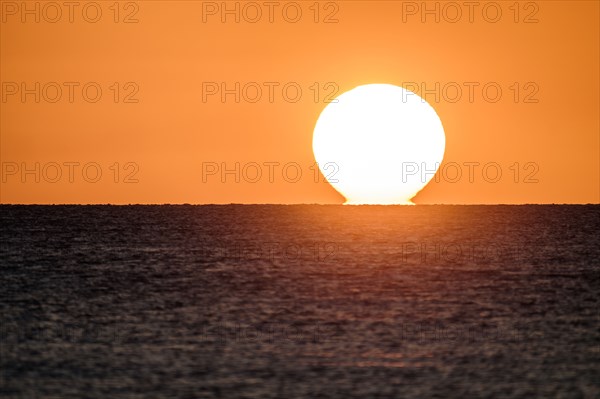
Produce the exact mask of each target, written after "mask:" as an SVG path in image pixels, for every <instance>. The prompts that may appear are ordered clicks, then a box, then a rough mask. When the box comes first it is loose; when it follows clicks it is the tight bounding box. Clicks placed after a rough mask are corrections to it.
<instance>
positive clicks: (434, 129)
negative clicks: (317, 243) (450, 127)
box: [313, 84, 446, 205]
mask: <svg viewBox="0 0 600 399" xmlns="http://www.w3.org/2000/svg"><path fill="white" fill-rule="evenodd" d="M445 144H446V139H445V135H444V128H443V126H442V122H441V120H440V118H439V117H438V115H437V114H436V112H435V110H434V109H433V108H432V107H431V106H430V105H429V104H428V103H427V102H426V101H425V100H424V99H422V98H421V97H419V96H418V95H417V94H415V93H413V92H411V91H409V90H406V89H404V88H402V87H398V86H393V85H389V84H369V85H364V86H358V87H356V88H354V89H352V90H350V91H347V92H345V93H343V94H341V95H340V96H338V97H337V98H336V99H335V100H334V102H332V103H330V104H328V105H327V107H325V109H324V110H323V112H321V115H320V116H319V119H318V121H317V124H316V126H315V129H314V135H313V152H314V154H315V158H316V160H317V162H318V164H319V168H320V169H321V172H322V173H323V175H324V176H325V177H326V179H327V180H328V181H329V183H331V185H332V186H333V187H334V188H335V189H336V190H337V191H339V192H340V193H341V194H342V195H343V196H344V197H345V198H346V204H386V205H387V204H406V205H408V204H412V202H411V201H410V200H411V198H412V197H414V196H415V195H416V194H417V193H418V192H419V191H420V190H421V189H422V188H423V187H425V186H426V185H427V183H428V182H429V181H430V180H431V179H432V178H433V176H434V174H435V172H436V171H437V169H438V167H439V164H440V163H441V161H442V158H443V156H444V148H445ZM332 172H334V173H332Z"/></svg>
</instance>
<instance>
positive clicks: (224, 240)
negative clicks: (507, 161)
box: [0, 205, 600, 398]
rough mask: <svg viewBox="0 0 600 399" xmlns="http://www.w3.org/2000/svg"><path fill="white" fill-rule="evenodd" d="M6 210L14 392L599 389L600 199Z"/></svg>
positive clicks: (493, 393) (558, 393) (376, 394)
mask: <svg viewBox="0 0 600 399" xmlns="http://www.w3.org/2000/svg"><path fill="white" fill-rule="evenodd" d="M0 223H1V233H0V239H1V241H0V262H1V263H0V265H1V266H0V322H1V324H0V345H1V346H0V355H1V356H0V397H7V398H13V397H14V398H120V397H124V398H146V397H153V398H489V397H494V398H535V397H539V398H598V397H600V349H599V348H600V333H599V331H600V317H599V309H600V206H598V205H587V206H583V205H582V206H568V205H561V206H555V205H547V206H546V205H545V206H538V205H523V206H336V205H289V206H284V205H281V206H280V205H222V206H217V205H215V206H191V205H190V206H187V205H181V206H168V205H163V206H1V207H0Z"/></svg>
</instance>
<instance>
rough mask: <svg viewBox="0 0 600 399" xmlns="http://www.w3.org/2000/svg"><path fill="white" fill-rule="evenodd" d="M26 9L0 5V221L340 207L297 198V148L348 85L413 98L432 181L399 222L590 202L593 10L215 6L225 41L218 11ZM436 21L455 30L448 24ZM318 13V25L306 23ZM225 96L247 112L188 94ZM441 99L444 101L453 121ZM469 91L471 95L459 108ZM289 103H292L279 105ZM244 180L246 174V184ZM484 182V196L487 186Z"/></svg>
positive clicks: (597, 71)
mask: <svg viewBox="0 0 600 399" xmlns="http://www.w3.org/2000/svg"><path fill="white" fill-rule="evenodd" d="M26 3H27V7H28V10H33V11H32V13H30V14H27V13H25V14H23V9H22V8H23V7H24V6H23V4H24V3H23V2H21V1H18V2H13V1H1V2H0V7H1V8H0V11H1V12H2V14H1V20H0V29H1V31H0V46H1V48H0V59H1V67H0V81H1V82H2V87H1V98H0V107H1V110H0V132H1V136H0V144H1V148H0V158H1V162H2V181H1V183H0V184H1V186H0V189H1V191H0V200H1V202H2V203H50V204H51V203H116V204H127V203H230V202H235V203H342V202H343V198H342V197H341V196H340V195H339V194H338V193H337V192H336V191H335V190H334V189H333V188H332V187H331V186H329V185H328V184H327V183H324V182H323V177H322V176H317V177H318V180H319V181H318V182H315V176H314V167H313V168H311V166H312V165H313V164H314V162H315V160H314V157H313V154H312V131H313V127H314V124H315V122H316V119H317V117H318V115H319V113H320V112H321V111H322V109H323V108H324V107H325V106H326V104H325V103H324V99H325V96H326V94H328V93H331V92H334V91H337V93H338V94H341V93H342V92H344V91H347V90H350V89H352V88H354V87H355V86H357V85H361V84H368V83H390V84H396V85H404V86H405V87H406V85H411V84H414V83H416V84H417V85H419V86H421V85H425V87H426V88H429V89H431V90H432V93H429V94H427V95H426V97H425V98H426V99H427V100H428V101H429V102H430V104H431V105H432V106H433V107H434V108H435V110H436V111H437V113H438V115H439V116H440V118H441V120H442V122H443V124H444V128H445V132H446V153H445V156H444V164H443V165H442V169H443V171H444V173H445V175H444V174H443V173H441V174H440V178H439V182H432V183H430V185H428V186H427V187H426V188H425V189H424V190H423V191H422V192H421V193H419V194H418V196H417V197H415V199H414V202H416V203H420V204H428V203H447V204H453V203H456V204H474V203H489V204H493V203H589V202H591V203H598V202H600V187H599V181H600V160H599V156H600V155H599V154H600V142H599V132H600V116H599V112H600V111H599V110H600V94H599V87H600V82H599V76H600V65H599V60H600V57H599V48H600V43H599V37H600V27H599V19H600V7H599V4H600V3H599V2H597V1H580V2H576V1H545V2H535V3H534V2H520V3H519V7H517V8H518V11H519V12H518V15H516V14H515V11H516V10H517V8H515V6H514V1H508V2H486V1H483V2H475V5H474V6H473V7H474V8H473V9H472V11H473V12H472V15H469V14H470V13H469V11H470V10H469V8H468V6H465V5H464V4H465V2H462V1H459V2H451V3H447V2H427V7H429V9H431V10H434V9H435V7H436V4H437V7H438V10H439V18H440V21H439V22H436V21H435V18H436V15H435V14H423V13H422V11H423V9H422V7H423V4H422V2H420V1H419V2H402V1H339V2H319V3H318V4H317V5H318V7H315V2H314V1H300V2H295V3H294V2H273V6H272V7H273V11H274V12H273V15H272V18H273V21H272V22H270V21H269V7H270V6H269V5H268V2H263V1H259V2H254V3H250V4H248V2H239V3H238V2H234V1H229V2H227V7H228V8H229V9H234V7H236V4H238V5H237V7H239V10H240V22H239V23H237V22H235V17H236V16H235V15H234V14H231V15H228V14H226V15H222V14H221V11H222V8H223V7H224V6H223V3H222V2H201V1H174V2H167V1H139V2H120V3H119V7H118V8H119V13H118V15H116V14H115V11H116V9H117V8H116V7H115V6H114V3H115V2H114V1H100V2H95V3H94V2H76V3H77V5H76V6H74V8H73V9H72V10H69V8H68V6H66V5H64V4H63V3H64V2H62V1H58V2H36V1H29V2H26ZM49 3H51V4H49ZM56 5H58V6H59V7H58V8H57V7H56ZM256 5H258V6H259V7H260V9H261V12H262V16H261V18H260V19H259V20H258V21H257V22H255V23H252V22H250V21H248V20H249V19H251V18H254V17H255V15H256V10H257V8H256V7H255V6H256ZM455 5H458V6H459V7H460V11H461V13H462V15H461V17H460V18H458V21H456V22H452V21H451V19H453V18H455V17H456V15H457V14H456V11H457V8H456V7H455ZM36 7H37V10H38V11H37V12H39V14H38V15H36ZM498 7H499V9H500V11H501V16H500V17H499V20H498V21H497V22H495V23H493V22H491V21H492V20H494V18H496V14H495V13H496V9H497V8H498ZM297 8H299V9H300V10H301V12H302V15H301V16H300V18H299V21H298V22H295V23H292V22H290V21H292V20H293V19H294V18H295V15H296V9H297ZM317 8H318V10H319V15H318V21H319V22H317V23H315V21H314V19H315V10H316V9H317ZM97 9H99V10H100V11H101V15H100V16H99V20H98V21H97V22H95V23H92V22H89V21H93V20H94V19H95V18H96V11H97ZM284 9H285V10H286V11H285V12H286V13H285V14H284V11H283V10H284ZM84 10H85V11H84ZM484 10H485V12H484ZM57 11H60V13H61V15H58V14H57ZM70 11H72V13H71V14H72V15H69V14H70ZM203 11H205V12H204V13H203ZM213 13H214V15H213ZM332 13H333V16H332V17H330V19H333V20H335V19H337V22H332V23H324V21H323V20H324V19H326V17H327V16H328V15H329V14H332ZM222 17H225V18H226V21H225V22H224V23H223V22H222V20H221V18H222ZM23 18H24V19H25V21H24V22H23V20H22V19H23ZM36 18H39V22H36V21H35V19H36ZM70 18H72V19H73V22H70V21H69V19H70ZM115 18H116V19H117V21H118V22H115ZM422 18H425V22H423V21H422ZM470 18H472V22H470V21H469V19H470ZM515 18H516V19H517V20H518V21H519V22H515ZM125 19H127V20H128V21H129V22H130V23H125V22H124V20H125ZM203 19H204V20H205V21H206V22H203ZM286 19H287V20H286ZM52 20H57V22H51V21H52ZM136 20H137V22H135V21H136ZM525 20H527V21H529V23H526V22H525ZM534 20H537V22H534ZM36 82H38V83H39V90H38V91H37V93H36V89H35V88H36ZM52 82H55V83H52ZM65 82H66V83H65ZM69 82H73V83H69ZM90 82H92V83H91V84H90ZM115 82H117V85H115ZM236 82H239V84H240V88H243V87H244V85H246V84H247V83H249V82H257V84H258V85H259V86H261V87H262V96H261V97H260V98H259V99H258V101H257V102H255V103H252V102H249V101H247V99H251V97H255V91H254V88H253V87H252V85H250V86H246V89H247V90H246V92H244V91H243V90H241V92H240V102H239V103H236V102H235V94H229V95H227V96H226V98H225V100H226V101H225V102H222V101H221V97H220V93H218V94H216V95H208V94H207V93H206V91H203V87H204V88H207V87H208V88H213V87H215V85H214V84H216V87H220V85H221V83H225V84H226V87H227V88H229V89H233V88H234V87H235V84H236ZM265 82H267V83H265ZM268 82H273V83H268ZM315 82H316V84H317V85H316V86H315ZM451 82H456V85H458V86H460V87H462V90H463V93H462V97H461V99H459V100H458V101H456V102H451V101H449V100H452V97H454V95H455V92H454V91H453V90H454V89H453V87H455V86H456V85H454V84H452V83H451ZM469 82H473V83H469ZM515 82H517V86H518V87H519V91H518V93H516V90H515V89H516V87H517V86H514V84H515ZM449 83H450V85H448V84H449ZM22 84H24V85H25V88H26V89H29V90H30V91H31V93H30V94H25V95H24V98H23V93H22V89H23V87H22ZM269 84H271V85H272V86H273V88H274V92H273V99H272V100H273V101H272V102H271V101H270V99H269V88H268V85H269ZM286 84H287V87H288V89H289V90H288V91H287V95H288V97H285V95H284V93H282V87H284V85H286ZM328 84H329V85H328ZM436 84H439V87H440V90H439V95H440V98H438V99H436V98H435V94H436V93H435V87H436ZM469 84H473V85H478V86H476V87H475V88H474V92H473V95H474V97H473V100H472V101H470V99H469V89H468V85H469ZM486 84H487V86H486V87H491V89H489V90H488V92H487V93H488V94H489V96H493V95H495V93H494V87H500V88H501V90H502V97H501V98H500V99H499V100H498V101H497V102H492V101H491V100H492V98H491V97H487V100H486V97H484V93H483V92H482V87H483V86H484V85H486ZM327 85H328V86H327ZM84 86H85V87H86V93H82V88H83V87H84ZM317 86H318V87H319V92H318V93H316V87H317ZM57 87H60V88H61V91H62V95H61V97H60V98H57V100H56V102H51V101H52V100H53V99H55V98H56V96H57V91H56V88H57ZM69 87H71V88H72V90H73V92H72V94H73V98H72V99H70V98H69V94H70V93H69ZM96 87H100V89H101V90H102V96H101V98H99V99H98V101H97V102H92V100H93V97H94V96H95V90H96ZM117 87H118V92H117ZM295 87H296V88H297V87H299V88H300V89H301V90H302V96H301V97H300V98H299V99H298V101H297V102H292V101H291V100H292V97H293V96H295V89H294V88H295ZM444 87H446V94H447V95H446V96H444V95H443V94H444V90H443V88H444ZM407 88H408V87H407ZM135 90H137V93H135V94H134V95H130V94H131V93H132V92H134V91H135ZM533 92H535V94H533V95H532V93H533ZM244 94H246V96H244ZM315 94H318V96H317V97H318V98H317V99H316V100H317V101H315V98H314V96H315ZM36 95H39V97H40V98H39V103H36V101H35V100H36V98H35V97H36ZM84 95H87V96H88V97H84ZM515 95H516V96H517V97H516V98H515ZM115 96H116V100H117V102H115ZM203 97H204V98H203ZM126 98H127V99H129V100H134V101H135V100H137V102H125V99H126ZM86 99H87V100H86ZM71 100H72V101H71ZM515 100H516V102H515ZM530 101H537V102H530ZM236 162H237V163H239V165H240V182H239V183H236V182H235V175H234V174H229V175H226V176H225V179H223V178H222V177H221V176H220V174H219V173H217V174H216V175H205V176H204V179H203V166H204V168H205V170H206V168H207V165H208V163H210V165H211V166H213V165H215V164H214V163H216V165H217V166H218V167H219V168H220V167H221V165H225V166H227V167H228V168H230V169H234V167H235V164H236ZM273 162H278V163H279V165H276V166H273V172H274V174H273V176H272V181H270V179H269V167H268V165H269V164H271V163H273ZM473 162H478V163H479V166H477V167H476V168H475V169H474V174H473V179H472V181H470V179H469V168H468V165H469V164H470V163H473ZM251 163H256V164H258V165H261V170H262V172H263V175H262V178H260V179H259V181H258V182H252V181H251V180H252V179H253V178H254V173H255V169H253V167H254V166H252V165H256V164H251ZM36 164H37V165H38V166H37V167H38V169H37V170H36ZM515 164H516V165H515ZM271 165H274V164H271ZM284 165H287V166H288V169H287V171H288V173H287V175H284V174H283V173H282V168H283V166H284ZM484 165H488V169H487V170H488V172H489V173H488V174H487V175H484V174H483V173H482V167H483V166H484ZM245 166H246V168H244V167H245ZM457 166H458V167H460V170H461V171H462V177H461V178H460V179H459V180H458V181H457V182H453V181H451V179H452V178H454V176H455V173H456V169H457V168H456V167H457ZM57 167H58V168H60V172H61V175H60V176H57V175H56V173H57V170H58V169H57ZM84 167H85V173H84ZM298 167H299V170H300V171H301V173H302V176H301V177H300V179H299V180H298V181H296V182H293V180H294V175H295V173H294V168H298ZM24 168H28V169H30V170H32V172H31V173H25V174H23V173H22V172H23V169H24ZM490 168H491V169H490ZM495 168H499V169H500V170H501V172H502V177H501V178H500V180H499V181H498V182H491V181H490V180H492V179H493V178H494V175H495ZM97 170H100V171H101V172H102V175H101V176H100V177H98V178H96V171H97ZM117 170H118V171H119V173H118V174H116V173H115V172H116V171H117ZM516 170H519V174H518V176H515V171H516ZM244 171H245V172H246V174H245V175H244ZM69 172H72V176H69V174H70V173H69ZM530 173H533V175H532V176H529V175H530ZM128 176H129V177H128ZM444 176H445V177H444ZM528 176H529V178H528ZM515 179H516V180H517V181H515ZM36 180H39V181H36ZM70 180H72V181H70ZM94 180H98V181H97V182H93V181H94ZM526 180H527V181H529V182H528V183H527V182H525V181H526ZM127 181H128V182H127Z"/></svg>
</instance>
